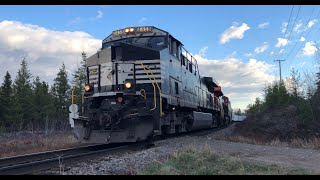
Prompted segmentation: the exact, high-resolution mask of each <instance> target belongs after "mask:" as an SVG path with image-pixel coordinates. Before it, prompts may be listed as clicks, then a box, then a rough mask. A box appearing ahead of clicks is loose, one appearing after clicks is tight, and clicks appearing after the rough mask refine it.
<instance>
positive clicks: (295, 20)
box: [277, 5, 301, 59]
mask: <svg viewBox="0 0 320 180" xmlns="http://www.w3.org/2000/svg"><path fill="white" fill-rule="evenodd" d="M300 9H301V5H300V6H299V9H298V13H297V16H296V18H295V19H294V23H293V26H292V29H291V31H290V34H289V37H288V43H289V40H290V37H291V34H292V31H293V29H294V26H295V25H296V22H297V19H298V17H299V14H300ZM288 25H289V24H288ZM285 35H286V34H285ZM280 49H281V48H280V47H279V51H278V53H277V59H278V58H280V56H282V55H280V54H279V53H280ZM284 49H285V48H284Z"/></svg>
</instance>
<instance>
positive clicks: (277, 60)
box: [274, 59, 285, 83]
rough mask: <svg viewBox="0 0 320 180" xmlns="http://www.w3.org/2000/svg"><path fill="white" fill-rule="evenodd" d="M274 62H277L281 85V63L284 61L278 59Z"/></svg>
mask: <svg viewBox="0 0 320 180" xmlns="http://www.w3.org/2000/svg"><path fill="white" fill-rule="evenodd" d="M274 61H278V62H279V72H280V83H281V81H282V78H281V61H285V60H280V59H278V60H274Z"/></svg>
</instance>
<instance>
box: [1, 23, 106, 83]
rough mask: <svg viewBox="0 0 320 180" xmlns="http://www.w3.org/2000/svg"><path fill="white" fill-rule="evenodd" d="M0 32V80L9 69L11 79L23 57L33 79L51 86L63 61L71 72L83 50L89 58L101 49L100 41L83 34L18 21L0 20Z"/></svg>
mask: <svg viewBox="0 0 320 180" xmlns="http://www.w3.org/2000/svg"><path fill="white" fill-rule="evenodd" d="M0 32H1V33H0V47H1V48H0V64H1V66H0V78H1V77H3V76H4V75H5V74H4V73H5V71H6V70H8V71H9V73H10V74H11V76H12V77H13V79H14V77H15V76H16V73H17V71H18V69H19V68H20V63H21V61H22V59H23V57H24V56H26V60H27V62H28V63H29V68H30V70H31V72H32V74H33V76H40V78H41V80H45V81H47V82H49V83H52V81H53V79H54V78H55V77H56V74H57V73H58V71H59V68H60V67H61V64H62V63H63V62H64V63H65V65H66V67H67V71H68V72H73V70H74V68H76V67H77V63H78V62H80V60H81V52H82V51H85V52H86V53H87V56H88V57H89V56H91V55H92V54H94V53H95V52H96V51H97V50H98V49H99V48H100V47H101V40H99V39H96V38H94V37H92V36H91V35H89V34H87V33H85V32H81V31H73V32H70V31H53V30H50V29H47V28H44V27H40V26H36V25H32V24H24V23H22V22H18V21H0ZM70 77H71V74H70V73H69V78H70Z"/></svg>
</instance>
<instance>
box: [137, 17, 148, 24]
mask: <svg viewBox="0 0 320 180" xmlns="http://www.w3.org/2000/svg"><path fill="white" fill-rule="evenodd" d="M145 21H147V18H146V17H142V18H141V19H140V20H139V23H143V22H145Z"/></svg>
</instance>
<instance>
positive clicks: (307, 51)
mask: <svg viewBox="0 0 320 180" xmlns="http://www.w3.org/2000/svg"><path fill="white" fill-rule="evenodd" d="M315 45H316V43H314V42H313V41H309V42H306V44H305V46H304V48H303V49H302V54H301V55H302V56H311V55H314V53H315V52H316V51H317V48H316V47H315Z"/></svg>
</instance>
